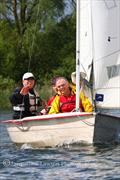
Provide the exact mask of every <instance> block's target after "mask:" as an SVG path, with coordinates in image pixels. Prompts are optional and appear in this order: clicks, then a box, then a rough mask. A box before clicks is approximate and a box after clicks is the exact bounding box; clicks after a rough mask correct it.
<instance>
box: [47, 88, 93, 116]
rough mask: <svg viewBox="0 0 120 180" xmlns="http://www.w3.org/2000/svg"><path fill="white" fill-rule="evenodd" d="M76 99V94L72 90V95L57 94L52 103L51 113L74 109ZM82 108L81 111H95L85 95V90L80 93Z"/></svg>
mask: <svg viewBox="0 0 120 180" xmlns="http://www.w3.org/2000/svg"><path fill="white" fill-rule="evenodd" d="M75 101H76V95H75V93H74V92H73V91H72V95H71V96H68V97H66V96H59V95H56V96H55V98H54V100H53V102H52V104H51V108H50V111H49V114H56V113H60V112H71V111H74V109H75ZM80 109H81V111H84V112H92V111H93V107H92V104H91V102H90V101H89V99H88V98H87V97H85V95H84V93H83V92H81V93H80Z"/></svg>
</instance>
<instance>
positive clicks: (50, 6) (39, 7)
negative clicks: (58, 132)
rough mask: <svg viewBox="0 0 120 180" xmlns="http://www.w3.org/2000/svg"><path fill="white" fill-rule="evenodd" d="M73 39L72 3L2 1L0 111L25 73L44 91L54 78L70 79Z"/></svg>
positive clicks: (0, 12) (73, 2)
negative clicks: (28, 72) (34, 79)
mask: <svg viewBox="0 0 120 180" xmlns="http://www.w3.org/2000/svg"><path fill="white" fill-rule="evenodd" d="M75 36H76V15H75V1H74V0H57V1H56V0H11V1H9V0H1V1H0V85H1V88H0V94H1V95H0V109H2V108H3V104H5V101H6V98H7V99H8V96H9V94H10V92H11V91H12V88H14V86H16V85H17V84H18V83H19V82H20V81H21V77H22V75H23V74H24V73H25V72H27V71H30V72H33V74H34V75H35V77H36V79H37V82H38V84H40V87H43V88H45V87H46V84H47V83H48V82H50V80H51V78H52V77H54V76H65V77H67V78H68V79H69V80H70V74H71V72H73V71H74V70H75V48H76V41H75ZM48 85H49V83H48ZM3 87H4V90H5V91H6V92H5V91H3ZM47 89H48V88H46V90H47ZM43 92H45V90H44V91H43ZM3 93H4V96H3ZM47 94H48V93H47ZM44 96H46V94H44ZM3 99H4V101H3Z"/></svg>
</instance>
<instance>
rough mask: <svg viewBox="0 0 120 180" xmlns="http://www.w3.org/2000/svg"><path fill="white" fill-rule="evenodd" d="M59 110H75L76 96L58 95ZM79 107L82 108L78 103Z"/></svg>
mask: <svg viewBox="0 0 120 180" xmlns="http://www.w3.org/2000/svg"><path fill="white" fill-rule="evenodd" d="M59 100H60V112H62V113H63V112H71V111H74V110H75V103H76V96H75V94H74V95H71V96H68V97H67V96H60V97H59ZM80 108H81V109H83V108H82V104H81V103H80Z"/></svg>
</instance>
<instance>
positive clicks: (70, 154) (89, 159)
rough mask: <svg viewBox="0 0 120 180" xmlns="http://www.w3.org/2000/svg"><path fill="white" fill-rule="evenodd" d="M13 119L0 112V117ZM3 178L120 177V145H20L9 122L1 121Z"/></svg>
mask: <svg viewBox="0 0 120 180" xmlns="http://www.w3.org/2000/svg"><path fill="white" fill-rule="evenodd" d="M4 119H6V120H7V119H11V114H10V113H0V121H2V120H4ZM0 137H1V138H0V150H1V154H0V179H1V180H27V179H29V180H38V179H40V180H49V179H50V180H69V179H70V180H79V179H81V180H93V179H99V180H103V179H106V180H109V179H111V180H113V179H120V145H118V146H109V147H103V146H101V147H94V146H92V145H91V146H87V145H86V146H82V145H81V146H80V145H74V146H69V147H61V148H54V149H33V148H32V147H29V146H28V145H24V146H22V147H21V148H18V147H16V146H15V145H14V144H12V142H11V141H10V139H9V136H8V134H7V131H6V126H5V125H3V124H1V125H0Z"/></svg>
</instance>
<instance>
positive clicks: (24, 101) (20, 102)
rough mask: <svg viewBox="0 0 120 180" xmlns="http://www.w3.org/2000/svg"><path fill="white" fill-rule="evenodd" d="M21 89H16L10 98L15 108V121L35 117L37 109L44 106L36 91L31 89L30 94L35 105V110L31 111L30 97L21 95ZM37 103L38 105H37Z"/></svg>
mask: <svg viewBox="0 0 120 180" xmlns="http://www.w3.org/2000/svg"><path fill="white" fill-rule="evenodd" d="M20 91H21V88H16V89H15V90H14V92H13V93H12V95H11V96H10V102H11V104H12V106H13V111H14V114H13V119H20V118H23V117H27V116H34V115H36V113H37V109H38V107H39V106H41V105H42V100H41V99H40V97H39V96H36V93H35V90H34V89H31V90H30V91H29V93H30V94H31V95H32V96H33V98H34V101H35V104H34V107H35V110H34V111H31V106H32V105H31V104H30V95H29V94H27V95H21V94H20ZM36 102H37V103H36Z"/></svg>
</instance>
